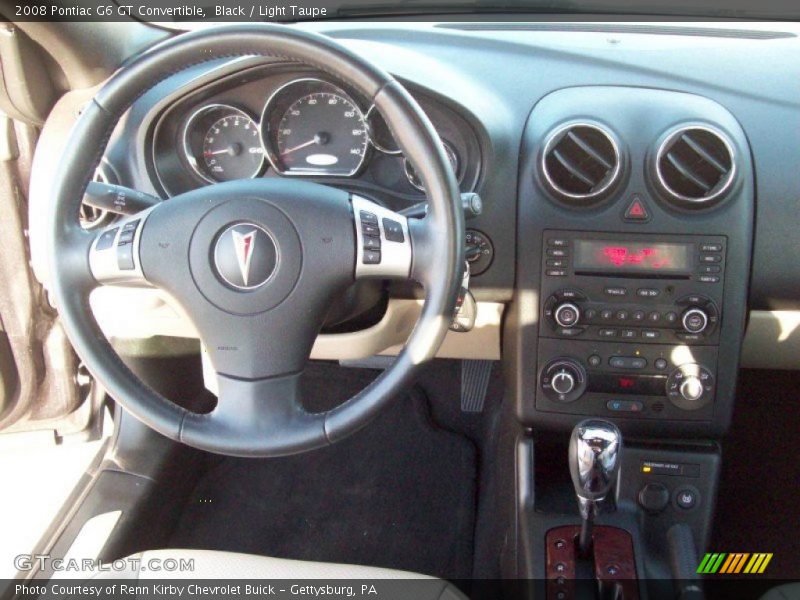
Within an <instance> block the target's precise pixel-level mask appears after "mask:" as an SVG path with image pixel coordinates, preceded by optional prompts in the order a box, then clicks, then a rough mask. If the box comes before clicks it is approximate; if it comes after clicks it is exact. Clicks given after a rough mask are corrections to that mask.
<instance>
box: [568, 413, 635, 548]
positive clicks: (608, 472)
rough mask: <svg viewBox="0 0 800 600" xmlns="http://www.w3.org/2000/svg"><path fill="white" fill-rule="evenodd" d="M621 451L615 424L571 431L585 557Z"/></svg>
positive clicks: (592, 423)
mask: <svg viewBox="0 0 800 600" xmlns="http://www.w3.org/2000/svg"><path fill="white" fill-rule="evenodd" d="M621 449H622V434H621V433H620V431H619V429H618V428H617V426H616V425H614V424H613V423H609V422H607V421H600V420H596V419H587V420H585V421H581V422H580V423H578V424H577V425H576V426H575V429H573V430H572V437H571V438H570V441H569V470H570V474H571V475H572V484H573V485H574V486H575V494H576V495H577V496H578V504H579V505H580V511H581V517H582V519H583V525H582V527H581V533H580V537H579V540H578V548H579V552H580V554H581V555H582V556H586V555H588V554H589V552H590V550H591V548H590V546H591V540H592V524H593V522H594V517H595V515H596V513H597V510H598V504H599V502H601V501H602V500H604V499H605V497H606V496H607V495H608V493H609V492H610V491H611V489H612V488H613V487H614V482H615V480H616V477H617V471H618V470H619V453H620V450H621Z"/></svg>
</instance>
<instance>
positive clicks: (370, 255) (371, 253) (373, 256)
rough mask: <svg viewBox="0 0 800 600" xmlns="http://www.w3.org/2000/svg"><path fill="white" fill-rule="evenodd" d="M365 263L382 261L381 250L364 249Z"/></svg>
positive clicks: (372, 263) (375, 263) (370, 263)
mask: <svg viewBox="0 0 800 600" xmlns="http://www.w3.org/2000/svg"><path fill="white" fill-rule="evenodd" d="M362 262H363V263H364V264H365V265H378V264H380V262H381V253H380V251H379V250H364V260H363V261H362Z"/></svg>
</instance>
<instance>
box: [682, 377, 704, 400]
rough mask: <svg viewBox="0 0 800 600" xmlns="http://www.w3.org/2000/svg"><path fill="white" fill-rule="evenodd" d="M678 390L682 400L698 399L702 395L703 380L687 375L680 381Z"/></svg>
mask: <svg viewBox="0 0 800 600" xmlns="http://www.w3.org/2000/svg"><path fill="white" fill-rule="evenodd" d="M680 392H681V396H682V397H683V399H684V400H689V401H690V402H694V401H696V400H699V399H700V398H701V397H702V396H703V382H702V381H700V379H699V378H697V377H695V376H693V375H692V376H690V377H687V378H686V379H684V380H683V383H681V387H680Z"/></svg>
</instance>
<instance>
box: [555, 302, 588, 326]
mask: <svg viewBox="0 0 800 600" xmlns="http://www.w3.org/2000/svg"><path fill="white" fill-rule="evenodd" d="M553 318H554V319H555V320H556V323H558V324H559V325H560V326H561V327H574V326H575V325H577V324H578V321H579V320H580V318H581V311H580V309H579V308H578V307H577V306H575V305H574V304H572V302H565V303H564V304H559V305H558V308H556V310H555V312H554V313H553Z"/></svg>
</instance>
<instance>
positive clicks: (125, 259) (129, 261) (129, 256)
mask: <svg viewBox="0 0 800 600" xmlns="http://www.w3.org/2000/svg"><path fill="white" fill-rule="evenodd" d="M117 267H119V270H120V271H133V270H134V269H135V268H136V265H134V263H133V244H123V245H122V246H117Z"/></svg>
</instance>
